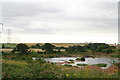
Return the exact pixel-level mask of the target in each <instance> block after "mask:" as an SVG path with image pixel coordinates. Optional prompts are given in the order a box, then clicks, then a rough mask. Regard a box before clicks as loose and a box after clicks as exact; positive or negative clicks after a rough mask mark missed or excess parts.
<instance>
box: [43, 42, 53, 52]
mask: <svg viewBox="0 0 120 80" xmlns="http://www.w3.org/2000/svg"><path fill="white" fill-rule="evenodd" d="M54 47H55V46H54V45H52V44H50V43H45V44H44V45H43V46H42V50H45V51H46V53H54V51H53V49H54Z"/></svg>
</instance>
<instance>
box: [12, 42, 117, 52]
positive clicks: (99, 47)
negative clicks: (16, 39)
mask: <svg viewBox="0 0 120 80" xmlns="http://www.w3.org/2000/svg"><path fill="white" fill-rule="evenodd" d="M30 48H37V49H42V50H43V51H44V52H42V53H56V52H61V51H60V49H64V50H65V51H66V52H67V53H77V52H78V53H79V52H88V51H91V52H92V53H93V54H94V53H95V52H102V53H112V52H113V49H116V47H115V46H109V45H108V44H105V43H89V44H86V45H84V46H80V45H77V46H76V45H73V46H69V47H67V48H66V47H56V46H55V45H53V44H50V43H45V44H44V45H40V44H36V45H32V46H30V47H29V46H27V45H26V44H17V45H16V47H15V48H14V49H13V52H16V51H18V52H20V53H30V51H29V49H30ZM54 49H58V51H54ZM39 53H41V52H39Z"/></svg>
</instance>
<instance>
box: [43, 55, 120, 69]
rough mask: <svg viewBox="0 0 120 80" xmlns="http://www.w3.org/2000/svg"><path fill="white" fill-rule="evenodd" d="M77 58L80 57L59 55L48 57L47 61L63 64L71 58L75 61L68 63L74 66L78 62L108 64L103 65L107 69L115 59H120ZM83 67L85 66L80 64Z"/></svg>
mask: <svg viewBox="0 0 120 80" xmlns="http://www.w3.org/2000/svg"><path fill="white" fill-rule="evenodd" d="M77 58H80V57H58V58H46V59H45V61H47V62H50V63H58V64H61V65H65V64H66V63H65V62H69V61H70V60H73V61H74V62H73V63H67V64H69V65H72V66H77V64H88V65H93V64H107V66H106V67H101V68H102V69H106V68H108V67H110V66H111V65H112V63H111V62H113V61H115V62H116V63H118V62H119V61H118V60H117V59H114V60H113V59H109V58H85V61H76V59H77ZM79 67H83V66H79Z"/></svg>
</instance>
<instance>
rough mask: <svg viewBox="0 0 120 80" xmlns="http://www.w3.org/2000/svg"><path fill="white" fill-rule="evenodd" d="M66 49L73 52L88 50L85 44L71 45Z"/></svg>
mask: <svg viewBox="0 0 120 80" xmlns="http://www.w3.org/2000/svg"><path fill="white" fill-rule="evenodd" d="M66 51H68V52H69V53H73V52H85V51H86V50H85V49H84V47H83V46H69V47H68V48H67V49H66Z"/></svg>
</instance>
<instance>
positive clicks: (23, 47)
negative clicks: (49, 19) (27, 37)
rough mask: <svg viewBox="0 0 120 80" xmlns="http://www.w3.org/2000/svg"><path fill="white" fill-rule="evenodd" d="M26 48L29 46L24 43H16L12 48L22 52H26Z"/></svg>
mask: <svg viewBox="0 0 120 80" xmlns="http://www.w3.org/2000/svg"><path fill="white" fill-rule="evenodd" d="M28 49H29V47H28V46H27V45H26V44H18V45H17V46H16V48H15V49H14V50H15V51H19V52H20V53H22V54H26V53H28Z"/></svg>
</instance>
